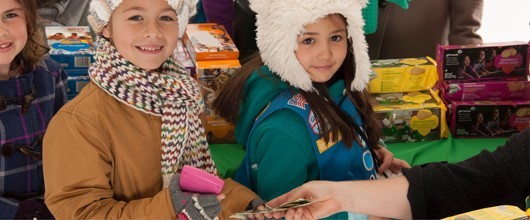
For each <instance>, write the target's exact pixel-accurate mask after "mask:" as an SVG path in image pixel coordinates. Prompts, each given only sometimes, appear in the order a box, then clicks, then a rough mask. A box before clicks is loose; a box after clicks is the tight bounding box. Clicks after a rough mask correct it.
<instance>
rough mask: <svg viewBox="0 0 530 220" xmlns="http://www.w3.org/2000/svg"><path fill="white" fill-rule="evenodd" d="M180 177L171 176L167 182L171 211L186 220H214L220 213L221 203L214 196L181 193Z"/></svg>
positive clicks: (177, 175)
mask: <svg viewBox="0 0 530 220" xmlns="http://www.w3.org/2000/svg"><path fill="white" fill-rule="evenodd" d="M179 181H180V175H179V174H173V176H172V177H171V180H170V182H169V192H170V193H171V201H172V202H173V209H175V212H176V213H179V215H184V216H185V217H186V218H187V219H190V220H191V219H215V218H217V215H219V213H220V212H221V202H220V201H219V200H217V195H214V194H198V193H192V192H183V191H182V190H181V189H180V182H179Z"/></svg>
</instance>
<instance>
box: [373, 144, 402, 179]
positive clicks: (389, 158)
mask: <svg viewBox="0 0 530 220" xmlns="http://www.w3.org/2000/svg"><path fill="white" fill-rule="evenodd" d="M375 153H376V154H377V155H376V156H377V159H379V162H380V163H381V164H379V169H378V170H377V172H379V173H384V172H385V171H386V170H388V169H390V171H392V173H399V172H400V171H401V169H402V168H410V165H409V164H408V163H407V162H406V161H404V160H401V159H397V158H394V154H393V153H392V152H390V151H389V150H388V149H386V148H384V147H383V146H380V148H379V149H377V150H375Z"/></svg>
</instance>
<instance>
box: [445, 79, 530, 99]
mask: <svg viewBox="0 0 530 220" xmlns="http://www.w3.org/2000/svg"><path fill="white" fill-rule="evenodd" d="M442 91H443V97H444V99H445V100H447V101H448V102H453V101H508V100H530V81H483V82H444V83H443V87H442Z"/></svg>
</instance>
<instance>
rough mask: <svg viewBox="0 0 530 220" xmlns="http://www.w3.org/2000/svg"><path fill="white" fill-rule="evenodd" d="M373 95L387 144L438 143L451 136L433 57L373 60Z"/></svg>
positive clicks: (371, 84) (375, 109)
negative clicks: (435, 88) (433, 141)
mask: <svg viewBox="0 0 530 220" xmlns="http://www.w3.org/2000/svg"><path fill="white" fill-rule="evenodd" d="M372 71H373V74H374V75H373V77H371V78H372V79H371V80H370V93H371V94H372V97H373V100H374V102H375V103H374V111H375V113H376V114H377V117H378V119H379V121H380V122H381V123H380V124H381V129H382V139H383V140H384V141H385V142H386V143H397V142H418V141H429V140H438V139H440V138H442V137H446V136H447V135H448V131H447V126H446V123H445V122H446V120H445V112H446V108H445V105H444V104H443V102H442V100H441V99H440V97H439V96H438V94H437V92H436V91H435V90H433V89H432V88H433V87H434V86H435V85H436V83H437V80H438V74H437V73H436V62H435V61H434V60H433V59H432V58H430V57H420V58H407V59H388V60H373V61H372Z"/></svg>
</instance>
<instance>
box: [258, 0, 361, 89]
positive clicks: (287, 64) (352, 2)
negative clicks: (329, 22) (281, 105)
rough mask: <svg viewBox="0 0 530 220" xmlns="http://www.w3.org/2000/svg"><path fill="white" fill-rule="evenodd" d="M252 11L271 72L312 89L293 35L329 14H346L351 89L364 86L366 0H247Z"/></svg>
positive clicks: (295, 85)
mask: <svg viewBox="0 0 530 220" xmlns="http://www.w3.org/2000/svg"><path fill="white" fill-rule="evenodd" d="M249 2H250V8H251V9H252V10H253V11H254V12H256V41H257V45H258V48H259V51H260V55H261V58H262V59H263V62H264V63H265V65H267V66H268V67H269V68H270V69H271V70H272V71H273V72H275V73H276V74H277V75H279V76H280V77H281V78H282V80H283V81H286V82H288V83H289V84H291V85H292V86H294V87H296V88H298V89H301V90H304V91H312V90H314V87H313V85H312V82H311V78H310V75H309V73H307V71H306V70H305V69H304V68H303V67H302V65H301V64H300V62H299V61H298V60H297V58H296V55H295V53H294V51H295V50H296V49H297V48H298V43H297V37H298V36H299V35H300V34H301V33H303V32H304V26H305V25H308V24H311V23H314V22H317V21H318V20H319V19H321V18H323V17H325V16H327V15H330V14H341V15H342V16H344V17H345V18H346V23H347V32H348V38H349V39H350V40H351V42H352V47H353V48H352V49H353V53H354V56H355V64H356V70H355V79H354V80H353V82H352V88H351V89H352V90H354V91H355V90H357V91H362V90H364V88H366V87H367V85H368V81H369V73H370V58H369V56H368V46H367V44H366V40H365V38H364V32H363V25H364V20H363V17H362V12H361V10H362V8H363V7H365V6H366V3H367V0H249Z"/></svg>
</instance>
